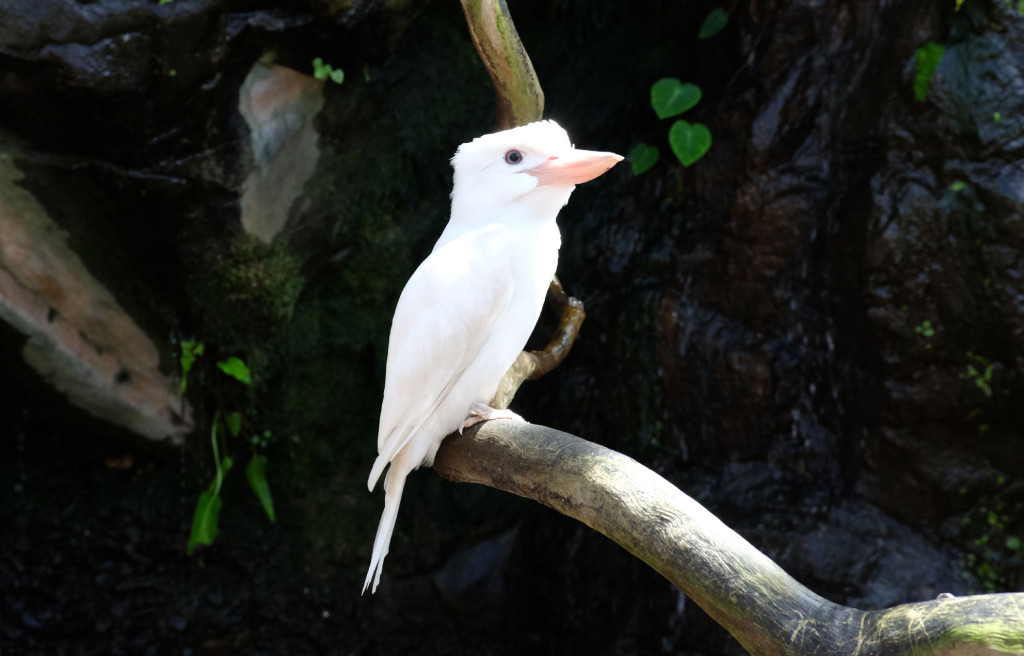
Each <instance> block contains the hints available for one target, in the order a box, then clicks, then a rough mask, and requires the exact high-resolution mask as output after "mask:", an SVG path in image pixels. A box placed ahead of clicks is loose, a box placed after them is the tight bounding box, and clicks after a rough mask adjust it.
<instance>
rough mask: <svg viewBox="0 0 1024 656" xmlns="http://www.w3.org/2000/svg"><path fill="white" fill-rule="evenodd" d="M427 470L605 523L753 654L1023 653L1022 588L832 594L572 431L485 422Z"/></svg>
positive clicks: (448, 444)
mask: <svg viewBox="0 0 1024 656" xmlns="http://www.w3.org/2000/svg"><path fill="white" fill-rule="evenodd" d="M434 469H435V470H436V471H437V472H438V473H439V474H441V476H444V477H445V478H447V479H449V480H452V481H457V482H468V483H479V484H482V485H487V486H489V487H493V488H496V489H499V490H504V491H506V492H511V493H513V494H518V495H519V496H523V497H526V498H528V499H533V500H535V501H538V502H540V503H542V504H544V505H546V506H548V507H550V508H553V509H554V510H557V511H558V512H560V513H562V514H564V515H568V516H569V517H573V518H575V519H578V520H579V521H581V522H583V523H584V524H586V525H587V526H590V527H591V528H593V529H595V530H597V531H599V532H601V533H603V534H604V535H606V536H607V537H609V538H611V539H612V540H614V541H615V542H617V543H618V544H619V545H621V546H622V547H624V548H625V549H626V550H628V551H629V552H630V553H632V554H634V555H635V556H637V557H638V558H640V559H641V560H643V561H644V562H646V563H647V564H648V565H650V566H651V567H653V568H654V569H655V570H657V571H658V572H659V573H661V574H662V575H663V576H664V577H665V578H667V579H668V580H670V581H671V582H672V583H674V584H675V585H677V586H678V587H679V588H680V589H681V590H683V592H685V593H686V595H687V596H688V597H690V598H691V599H693V600H694V601H695V602H696V603H697V604H699V605H700V606H701V608H703V609H704V610H705V611H707V613H708V614H709V615H710V616H711V617H713V618H714V619H715V620H716V621H717V622H718V623H720V624H721V625H722V626H724V627H725V628H726V629H728V630H729V632H730V633H732V635H733V636H735V637H736V639H737V640H739V642H740V644H742V645H743V646H744V647H745V648H746V649H747V650H748V651H750V653H752V654H818V655H825V654H857V655H858V656H868V655H875V654H878V655H882V654H887V655H888V654H915V655H918V654H935V655H943V656H946V655H951V654H965V655H967V654H969V655H970V656H977V655H980V654H1009V653H1017V654H1019V653H1022V652H1024V594H996V595H979V596H972V597H959V598H948V599H937V600H933V601H927V602H922V603H914V604H904V605H902V606H897V607H895V608H889V609H886V610H879V611H861V610H857V609H854V608H847V607H845V606H840V605H837V604H834V603H832V602H830V601H828V600H826V599H824V598H822V597H820V596H818V595H816V594H815V593H813V592H811V591H810V590H808V589H807V588H806V587H804V586H803V585H801V584H800V583H798V582H797V581H796V580H795V579H793V578H792V577H790V576H789V575H788V574H786V572H785V571H783V570H782V568H780V567H779V566H778V565H776V564H775V563H774V562H772V561H771V560H770V559H769V558H768V557H767V556H765V555H764V554H762V553H761V552H760V551H758V550H757V549H755V548H754V547H753V546H752V545H751V544H750V543H749V542H747V541H746V540H744V539H743V538H742V537H740V536H739V535H738V534H737V533H735V532H734V531H732V530H731V529H729V528H728V527H727V526H726V525H725V524H723V523H722V522H721V521H720V520H719V519H718V518H716V517H715V516H714V515H712V514H711V513H710V512H708V511H707V510H706V509H705V508H704V507H703V506H701V505H700V504H698V503H697V502H696V501H694V500H693V499H691V498H690V497H688V496H687V495H686V494H684V493H683V492H681V491H680V490H678V489H677V488H676V487H675V486H673V485H672V484H671V483H669V482H668V481H666V480H665V479H664V478H662V477H661V476H659V475H658V474H656V473H654V472H653V471H651V470H649V469H647V468H646V467H644V466H643V465H641V464H639V463H638V462H636V461H635V460H633V459H632V458H629V457H627V456H624V455H622V454H620V453H617V452H615V451H612V450H610V449H606V448H604V447H602V446H599V445H597V444H593V443H591V442H587V441H586V440H582V439H580V438H578V437H575V436H573V435H569V434H568V433H563V432H560V431H557V430H554V429H551V428H545V427H543V426H535V425H532V424H528V423H521V422H514V421H507V420H506V421H490V422H484V423H483V424H480V425H478V426H474V427H473V428H472V429H469V430H467V431H466V432H465V433H464V434H463V435H458V434H452V435H449V436H448V437H447V438H445V441H444V443H443V444H442V445H441V449H440V450H439V451H438V453H437V458H436V459H435V460H434Z"/></svg>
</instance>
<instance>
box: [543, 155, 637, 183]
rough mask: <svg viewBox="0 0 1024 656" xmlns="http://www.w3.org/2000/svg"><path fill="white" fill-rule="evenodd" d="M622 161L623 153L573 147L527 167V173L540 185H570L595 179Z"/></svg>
mask: <svg viewBox="0 0 1024 656" xmlns="http://www.w3.org/2000/svg"><path fill="white" fill-rule="evenodd" d="M621 161H622V155H616V154H615V153H599V152H597V151H594V150H577V149H575V148H573V149H572V150H570V151H569V152H568V153H566V154H564V155H561V156H559V157H552V158H550V159H548V160H547V161H545V162H543V163H541V164H538V165H537V166H535V167H533V168H532V169H527V170H526V173H529V174H530V175H532V176H533V177H535V178H537V185H538V186H541V185H551V186H561V187H568V186H571V185H577V184H582V183H584V182H588V181H590V180H593V179H594V178H596V177H597V176H599V175H601V174H602V173H604V172H605V171H607V170H608V169H610V168H611V167H613V166H615V165H616V164H618V163H619V162H621Z"/></svg>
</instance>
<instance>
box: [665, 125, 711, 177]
mask: <svg viewBox="0 0 1024 656" xmlns="http://www.w3.org/2000/svg"><path fill="white" fill-rule="evenodd" d="M668 144H669V145H670V146H672V152H673V153H675V154H676V157H678V158H679V161H680V162H682V163H683V166H689V165H691V164H693V163H694V162H696V161H697V160H699V159H700V158H701V157H703V156H704V153H706V152H708V148H711V131H710V130H708V128H707V126H706V125H704V124H703V123H694V124H692V125H691V124H690V123H687V122H686V121H684V120H681V119H680V120H678V121H676V122H675V123H673V124H672V127H671V128H669V131H668Z"/></svg>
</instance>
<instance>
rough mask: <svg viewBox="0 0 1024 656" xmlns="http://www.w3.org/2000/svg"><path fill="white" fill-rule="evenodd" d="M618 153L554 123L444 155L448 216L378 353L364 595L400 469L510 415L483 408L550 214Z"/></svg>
mask: <svg viewBox="0 0 1024 656" xmlns="http://www.w3.org/2000/svg"><path fill="white" fill-rule="evenodd" d="M621 160H622V157H620V156H619V155H616V154H614V153H601V152H593V151H588V150H577V149H576V148H573V146H572V143H570V141H569V135H568V134H566V132H565V130H563V129H562V128H561V127H559V125H558V124H557V123H555V122H554V121H540V122H537V123H531V124H529V125H524V126H522V127H518V128H513V129H511V130H505V131H503V132H497V133H494V134H488V135H485V136H482V137H480V138H478V139H474V140H473V141H471V142H470V143H466V144H462V145H461V146H459V149H458V150H457V151H456V153H455V157H453V158H452V166H453V167H454V169H455V182H454V186H453V188H452V215H451V219H450V220H449V221H448V225H447V227H445V229H444V232H443V233H442V234H441V238H440V239H438V240H437V243H436V244H435V245H434V250H433V252H431V254H430V255H429V256H428V257H427V259H425V260H424V261H423V263H422V264H420V266H419V268H418V269H416V272H415V273H413V274H412V277H411V278H410V279H409V282H408V283H406V285H405V289H404V290H402V295H401V297H400V298H399V299H398V307H397V308H396V309H395V318H394V320H393V321H392V324H391V339H390V342H389V345H388V361H387V378H386V382H385V383H384V402H383V404H382V405H381V410H380V428H379V430H378V433H377V450H378V452H379V453H380V455H379V456H377V461H376V462H375V463H374V464H373V469H372V470H371V471H370V479H369V483H368V485H369V488H370V490H371V491H372V490H373V488H374V486H375V485H376V483H377V479H378V478H380V475H381V473H382V472H383V471H384V468H385V467H386V466H387V465H388V463H390V464H391V468H390V469H389V470H388V473H387V476H385V478H384V488H385V497H384V514H383V515H382V516H381V520H380V526H379V527H378V529H377V537H376V539H375V541H374V543H373V557H372V559H371V561H370V570H369V572H367V574H366V582H365V584H364V585H363V592H366V589H367V588H368V587H370V583H371V581H372V582H373V591H374V592H375V591H376V590H377V585H378V584H379V583H380V573H381V570H382V568H383V566H384V557H385V556H386V555H387V553H388V545H389V543H390V542H391V534H392V531H393V530H394V528H395V519H396V518H397V517H398V505H399V502H400V501H401V498H402V489H403V488H404V487H405V478H406V476H408V475H409V472H411V471H412V470H414V469H416V468H417V467H419V466H420V465H428V466H429V465H430V464H432V463H433V461H434V455H435V454H436V453H437V449H438V447H440V446H441V441H442V440H443V439H444V437H445V436H446V435H448V434H450V433H451V432H453V431H455V430H461V429H462V427H464V426H469V425H472V424H473V423H476V422H478V421H483V420H487V419H496V418H503V417H509V416H513V417H514V416H515V415H512V414H511V413H509V412H508V411H503V410H495V409H493V408H490V407H489V406H488V405H487V404H488V402H489V401H490V400H491V398H492V397H493V396H494V393H495V391H496V390H497V388H498V383H499V382H500V381H501V378H502V376H503V375H504V373H505V372H506V371H507V370H508V368H509V367H510V366H512V363H513V362H515V360H516V357H517V356H518V355H519V352H520V351H521V350H522V349H523V346H525V345H526V340H527V338H529V336H530V333H531V332H532V331H533V327H534V325H535V324H536V323H537V318H538V317H539V316H540V311H541V306H542V305H543V303H544V297H545V294H546V292H547V289H548V283H550V282H551V279H552V277H553V276H554V274H555V266H556V265H557V263H558V247H559V245H560V244H561V237H560V236H559V233H558V226H557V225H556V224H555V217H556V216H557V215H558V211H559V210H560V209H562V207H563V206H564V205H565V204H566V203H567V202H568V201H569V195H570V194H572V191H573V189H574V188H575V185H577V184H579V183H582V182H586V181H588V180H592V179H593V178H596V177H597V176H599V175H601V174H602V173H604V172H605V171H607V170H608V169H610V168H611V167H612V166H614V165H615V164H616V163H617V162H619V161H621Z"/></svg>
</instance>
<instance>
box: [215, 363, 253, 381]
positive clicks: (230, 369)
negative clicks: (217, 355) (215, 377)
mask: <svg viewBox="0 0 1024 656" xmlns="http://www.w3.org/2000/svg"><path fill="white" fill-rule="evenodd" d="M217 366H218V367H219V368H220V370H221V371H223V372H224V373H226V374H227V375H229V376H232V377H233V378H236V379H238V380H240V381H241V382H243V383H245V384H246V385H252V378H251V377H250V376H249V367H247V366H245V363H244V362H242V361H241V360H239V359H238V358H236V357H234V356H232V357H230V358H228V359H227V360H225V361H223V362H218V363H217Z"/></svg>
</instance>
